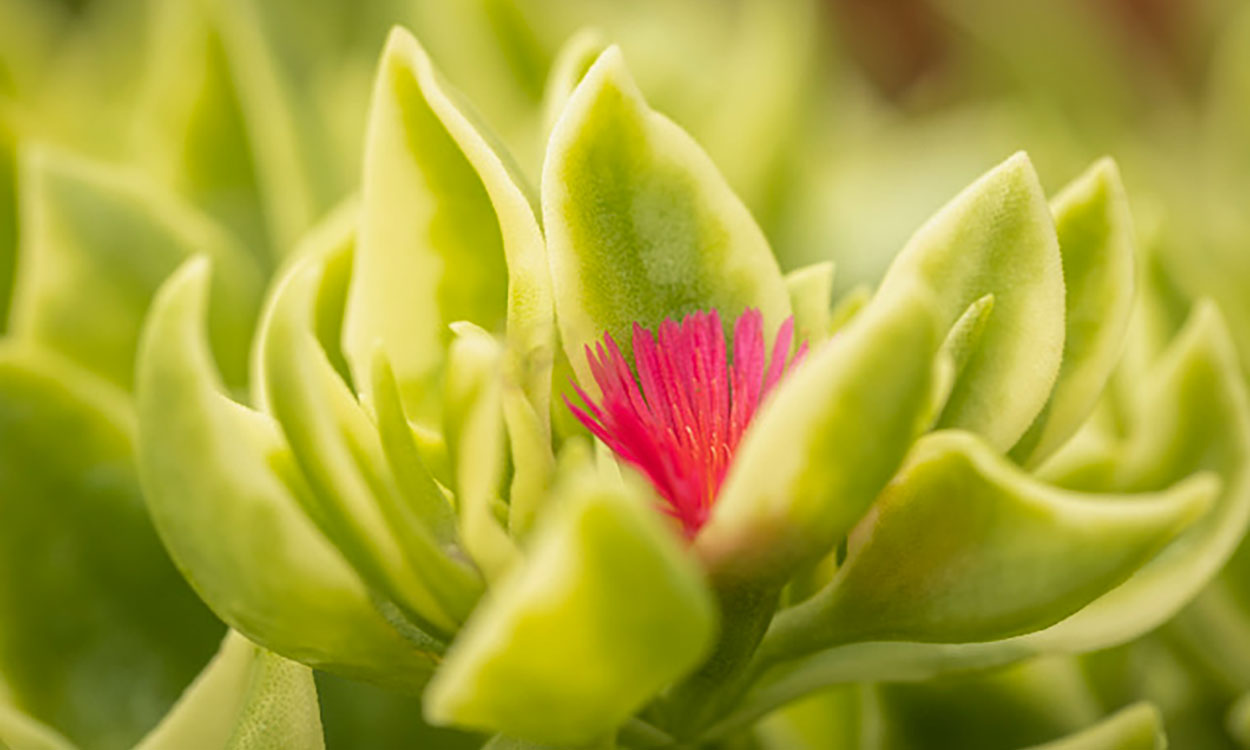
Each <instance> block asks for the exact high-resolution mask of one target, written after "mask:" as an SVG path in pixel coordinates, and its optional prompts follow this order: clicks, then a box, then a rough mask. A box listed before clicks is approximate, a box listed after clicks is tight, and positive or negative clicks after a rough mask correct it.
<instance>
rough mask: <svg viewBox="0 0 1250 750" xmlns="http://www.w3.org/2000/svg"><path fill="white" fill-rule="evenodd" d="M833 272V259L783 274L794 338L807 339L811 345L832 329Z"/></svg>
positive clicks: (820, 340)
mask: <svg viewBox="0 0 1250 750" xmlns="http://www.w3.org/2000/svg"><path fill="white" fill-rule="evenodd" d="M833 273H834V266H833V262H832V261H826V262H824V263H816V264H813V265H810V266H804V267H803V268H800V269H798V270H796V271H791V272H790V273H788V274H786V291H788V292H789V294H790V308H791V309H792V310H794V335H795V340H796V341H806V342H807V343H808V345H809V346H813V347H814V346H817V345H818V344H820V343H821V342H823V341H824V340H825V339H826V338H828V336H829V334H830V333H831V331H830V328H831V327H832V326H831V325H830V324H831V322H832V312H833Z"/></svg>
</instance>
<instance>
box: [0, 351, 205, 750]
mask: <svg viewBox="0 0 1250 750" xmlns="http://www.w3.org/2000/svg"><path fill="white" fill-rule="evenodd" d="M133 441H134V422H133V414H132V413H131V411H130V408H129V405H128V403H127V402H126V399H125V394H124V393H123V392H122V391H120V390H119V389H117V388H116V387H115V386H112V385H110V384H108V383H106V382H104V381H102V380H100V379H99V378H96V377H94V376H92V375H90V374H88V373H86V372H84V371H82V370H81V369H80V368H78V367H76V366H75V365H73V364H72V363H70V362H68V361H66V360H64V359H63V358H60V357H55V356H54V355H52V354H50V353H43V352H39V351H36V350H34V349H25V348H21V347H20V346H19V345H17V344H15V343H14V342H12V341H7V342H5V343H4V344H3V345H2V346H0V518H3V523H0V571H3V574H2V575H0V623H3V625H2V626H0V674H3V681H4V686H5V687H7V691H5V690H4V687H0V693H3V692H7V693H8V700H11V701H12V702H13V703H14V704H15V705H16V707H17V708H18V709H20V710H21V711H22V712H24V713H26V714H29V715H30V716H31V717H32V718H34V719H36V720H37V721H39V722H42V723H45V724H48V725H49V726H51V727H54V728H56V729H57V730H58V731H60V732H61V733H63V734H64V735H65V736H66V737H68V738H70V739H71V740H73V741H75V742H78V743H84V744H87V745H89V746H91V747H98V748H124V747H129V746H130V745H131V744H132V743H133V742H134V741H135V740H136V739H138V737H139V735H140V734H141V733H142V732H143V731H144V730H146V729H147V728H148V727H150V726H151V725H152V724H154V723H155V722H156V721H157V720H158V719H159V718H160V717H161V715H162V714H164V712H165V710H166V709H167V708H168V707H169V705H170V704H171V703H173V701H174V699H175V698H176V697H177V696H178V693H179V691H181V690H182V688H183V686H184V685H185V684H186V683H187V681H188V680H190V679H191V678H192V676H194V675H195V673H196V671H197V670H198V669H199V668H200V666H201V665H202V664H203V662H204V660H206V659H207V658H208V655H209V654H210V653H212V644H213V643H214V642H215V641H216V640H217V639H218V638H220V633H221V630H220V624H219V623H217V622H216V620H215V619H214V618H213V617H212V615H211V613H209V612H208V611H207V610H206V609H205V608H204V606H203V604H201V603H200V602H199V600H197V599H196V597H195V595H194V594H193V593H192V592H191V591H190V590H189V589H188V588H187V586H186V583H185V582H184V581H183V580H182V579H181V577H180V576H179V575H178V572H177V571H176V570H175V569H174V566H173V565H172V564H170V562H169V558H168V556H167V555H166V554H165V551H164V550H163V549H161V544H160V540H159V539H157V536H156V534H155V533H153V531H152V524H151V521H150V520H149V519H148V517H147V513H146V512H145V511H144V508H143V496H142V494H141V493H140V491H139V479H138V477H137V476H136V473H135V468H134V465H133V453H132V451H133ZM4 699H5V698H4V697H2V696H0V700H4Z"/></svg>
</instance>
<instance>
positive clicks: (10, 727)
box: [0, 701, 76, 750]
mask: <svg viewBox="0 0 1250 750" xmlns="http://www.w3.org/2000/svg"><path fill="white" fill-rule="evenodd" d="M0 748H3V749H4V750H76V748H75V747H74V744H73V743H72V742H70V741H69V740H67V739H65V738H64V737H62V736H61V735H59V734H57V733H56V732H55V731H54V730H52V729H51V728H50V727H47V726H44V725H43V724H40V723H39V722H37V721H35V720H34V719H32V718H30V717H29V716H26V715H25V714H23V713H22V712H20V711H18V710H17V709H16V708H14V707H13V706H10V705H7V704H6V703H4V702H3V701H0Z"/></svg>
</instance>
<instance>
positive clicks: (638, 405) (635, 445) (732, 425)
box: [565, 309, 807, 537]
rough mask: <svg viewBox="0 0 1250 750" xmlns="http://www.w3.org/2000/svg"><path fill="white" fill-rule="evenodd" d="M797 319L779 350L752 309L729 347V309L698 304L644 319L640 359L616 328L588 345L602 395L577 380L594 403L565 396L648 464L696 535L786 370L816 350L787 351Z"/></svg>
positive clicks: (618, 449) (785, 329)
mask: <svg viewBox="0 0 1250 750" xmlns="http://www.w3.org/2000/svg"><path fill="white" fill-rule="evenodd" d="M793 338H794V319H793V318H787V319H786V321H785V323H784V324H782V326H781V329H780V330H779V331H778V332H777V340H776V342H775V343H774V345H773V348H772V354H771V356H769V352H768V349H767V346H766V345H765V341H764V319H763V316H762V315H761V314H760V311H759V310H754V309H751V310H747V311H746V312H744V313H743V314H742V316H741V317H739V318H738V321H737V322H736V323H735V324H734V333H733V351H732V357H731V353H730V352H729V351H728V347H727V345H726V341H725V333H724V329H723V328H722V327H721V320H720V315H718V314H717V313H716V311H715V310H713V311H712V312H697V313H693V314H691V315H688V316H686V318H685V319H684V320H683V321H682V322H681V323H680V324H678V323H676V322H674V321H673V320H671V319H666V320H665V321H664V322H663V323H661V324H660V327H659V335H658V336H657V335H655V334H653V333H652V332H651V331H650V330H649V329H646V328H643V327H642V326H641V325H639V324H637V323H635V324H634V331H633V345H634V364H635V368H636V370H637V377H635V375H634V372H633V371H632V370H631V369H630V367H629V364H628V363H627V362H626V361H625V357H624V356H623V355H622V354H621V350H620V348H619V347H618V346H617V345H616V342H615V341H613V340H612V336H611V334H604V336H603V341H601V342H596V343H595V346H594V350H593V351H592V350H591V348H590V346H587V347H586V359H587V361H588V362H589V363H590V371H591V373H592V374H593V376H594V378H595V383H596V384H598V386H599V391H600V393H601V394H602V396H601V398H600V399H599V401H598V403H596V402H595V400H594V399H592V398H591V397H590V396H588V395H587V394H586V392H585V391H583V390H582V389H581V388H580V387H579V386H578V385H577V384H576V383H574V384H573V387H574V388H575V389H577V393H578V395H579V396H581V399H582V401H583V402H584V403H585V405H586V408H585V409H582V408H579V407H578V406H576V405H574V404H573V403H572V402H570V401H569V400H568V399H567V398H566V399H565V403H567V404H568V407H569V409H571V410H572V411H573V414H574V415H575V416H576V417H577V419H578V420H579V421H581V423H582V424H584V425H586V427H587V429H589V430H590V431H591V432H592V433H594V434H595V436H596V437H598V438H599V439H600V440H602V441H603V442H604V443H605V444H606V445H607V446H608V447H609V448H611V449H612V450H613V451H614V452H615V453H616V455H617V456H619V457H620V458H621V460H623V461H625V462H626V463H628V464H630V465H632V466H634V467H635V468H637V469H638V470H639V471H641V472H642V473H643V475H644V476H646V477H647V478H648V479H649V480H651V483H652V484H653V485H655V489H656V491H657V492H658V493H659V495H660V497H662V498H663V499H664V501H665V504H664V506H663V507H662V509H663V510H664V511H665V512H666V513H668V514H669V515H671V516H672V517H673V518H675V519H677V520H678V521H679V522H680V523H681V525H682V529H683V530H684V531H685V533H686V535H687V536H689V537H693V536H694V534H695V532H697V531H698V530H699V528H700V527H701V526H702V525H703V522H704V521H706V520H707V517H708V513H709V511H710V510H711V507H712V504H713V503H714V502H715V501H716V495H717V492H719V491H720V486H721V482H723V481H724V479H725V474H726V472H727V471H728V470H729V465H730V463H731V462H732V461H733V456H734V450H735V449H736V448H737V447H738V442H739V440H741V439H742V434H743V433H744V432H746V429H747V426H748V425H749V424H750V423H751V419H752V418H753V417H754V416H755V412H756V410H757V409H758V408H759V405H760V403H761V402H762V401H763V400H764V397H765V396H766V395H768V392H769V391H771V390H772V389H773V387H774V386H776V385H777V382H778V381H779V380H781V376H782V375H784V374H785V373H786V371H787V370H788V369H790V368H792V367H793V366H794V365H795V364H796V363H797V362H798V361H799V360H800V359H801V358H802V357H803V355H804V354H805V353H806V351H807V345H806V344H803V345H801V346H800V347H799V349H798V351H797V352H795V354H794V356H793V357H792V358H790V359H789V360H788V361H787V356H788V355H789V352H790V345H791V343H792V339H793Z"/></svg>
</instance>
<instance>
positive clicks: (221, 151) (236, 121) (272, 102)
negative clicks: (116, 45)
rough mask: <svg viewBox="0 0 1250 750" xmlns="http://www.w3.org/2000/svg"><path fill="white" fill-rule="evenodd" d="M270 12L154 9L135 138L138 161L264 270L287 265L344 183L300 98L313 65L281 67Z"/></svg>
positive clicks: (234, 1) (202, 5)
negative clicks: (285, 259) (300, 85)
mask: <svg viewBox="0 0 1250 750" xmlns="http://www.w3.org/2000/svg"><path fill="white" fill-rule="evenodd" d="M277 5H279V4H277V3H256V2H254V1H253V0H206V1H205V2H192V3H161V4H159V5H156V6H154V7H153V9H152V11H153V12H152V16H153V17H152V19H151V23H152V25H153V27H154V29H155V31H154V32H153V33H152V34H151V37H152V48H151V60H150V61H149V63H148V64H147V65H145V66H144V68H145V69H144V73H145V75H146V78H145V80H144V82H143V83H144V86H143V89H144V94H145V96H144V101H143V102H141V105H140V109H139V113H138V114H139V117H138V118H137V119H138V123H137V125H138V128H137V130H138V132H137V133H136V137H137V140H138V142H139V143H141V144H142V147H141V148H139V149H137V151H138V153H137V154H136V157H137V158H139V159H141V160H144V161H146V162H148V164H149V165H150V166H151V168H152V169H153V171H154V172H155V173H156V174H157V175H158V176H160V177H162V178H163V179H164V180H165V181H166V182H167V183H168V184H170V185H172V186H174V187H176V188H178V189H179V190H180V191H181V192H182V193H183V194H185V195H187V196H188V197H190V198H191V199H192V200H194V201H195V203H196V205H199V206H203V207H204V208H205V209H206V210H207V211H208V212H210V213H211V214H212V215H213V216H214V217H215V218H217V219H218V220H219V221H221V222H223V223H224V224H226V225H227V226H229V227H230V228H231V229H232V230H233V231H235V232H237V233H238V234H239V235H240V236H241V237H243V238H244V239H246V240H247V242H248V245H249V247H250V248H251V249H252V250H253V251H254V252H255V254H256V255H257V256H258V257H259V258H262V259H264V261H265V262H270V261H271V260H272V259H274V258H280V257H282V256H284V255H286V254H287V252H288V251H289V250H290V249H291V248H292V247H293V246H294V243H295V241H296V239H297V238H298V237H299V236H300V234H301V233H302V232H303V231H304V230H305V229H307V228H308V226H310V225H311V223H312V221H313V219H314V218H315V217H316V216H317V215H318V213H320V212H321V211H324V210H325V209H326V208H328V207H329V206H330V204H331V203H332V202H333V201H334V200H337V199H338V198H339V197H340V191H341V190H342V189H343V187H344V185H345V184H346V180H345V179H344V178H345V175H343V174H341V173H340V171H341V170H342V167H343V165H342V164H341V163H340V161H341V160H340V159H337V158H335V157H337V156H338V154H336V153H334V152H333V150H332V149H331V148H330V145H331V144H330V140H331V139H330V137H329V134H328V133H327V132H326V128H325V122H324V119H325V118H323V117H320V116H318V113H316V112H314V111H313V107H312V104H313V102H312V101H311V92H301V91H297V86H296V83H297V81H296V80H295V78H296V77H297V76H298V74H299V73H302V72H304V70H303V69H308V68H311V67H313V66H311V65H308V64H303V65H302V66H295V65H290V64H285V65H284V64H283V62H284V61H282V60H281V59H279V58H280V56H279V54H278V52H279V51H278V50H277V49H276V46H278V42H279V41H280V40H278V39H275V38H274V37H275V36H276V35H275V33H274V32H275V31H277V29H275V28H274V26H275V25H276V24H278V23H280V22H279V21H278V19H275V18H273V16H274V15H275V13H273V12H272V9H273V7H274V6H277ZM283 30H285V29H283ZM297 67H298V68H301V69H299V70H297V69H296V68H297ZM132 116H133V115H132Z"/></svg>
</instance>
